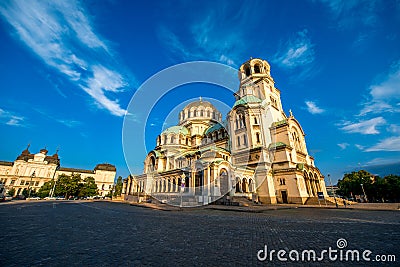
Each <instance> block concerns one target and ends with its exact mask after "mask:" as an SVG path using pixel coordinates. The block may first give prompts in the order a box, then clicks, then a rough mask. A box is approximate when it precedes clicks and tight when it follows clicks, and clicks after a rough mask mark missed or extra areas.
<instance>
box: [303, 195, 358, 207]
mask: <svg viewBox="0 0 400 267" xmlns="http://www.w3.org/2000/svg"><path fill="white" fill-rule="evenodd" d="M344 201H345V200H344V199H342V198H339V197H337V198H336V203H337V204H338V206H344ZM325 202H326V205H327V206H335V205H336V204H335V199H334V198H333V197H325V199H324V200H320V201H319V202H318V197H309V198H308V199H307V200H306V202H305V203H304V205H321V206H325ZM346 204H347V205H353V204H357V202H353V201H348V200H346Z"/></svg>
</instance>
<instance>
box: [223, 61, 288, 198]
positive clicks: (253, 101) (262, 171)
mask: <svg viewBox="0 0 400 267" xmlns="http://www.w3.org/2000/svg"><path fill="white" fill-rule="evenodd" d="M238 76H239V80H240V86H239V89H238V91H236V93H235V94H234V96H235V99H236V102H235V104H234V105H233V107H232V110H231V111H230V112H229V114H228V117H227V120H228V124H229V132H230V138H231V152H232V161H233V164H234V165H236V166H241V167H250V168H254V169H255V170H256V173H255V179H256V185H257V186H261V185H263V186H262V188H260V189H261V190H259V191H258V192H259V193H260V194H261V195H264V196H266V199H271V202H272V203H274V200H275V190H274V189H273V188H274V186H273V180H272V173H271V172H270V170H271V167H272V163H273V161H274V159H273V157H274V153H273V152H272V151H271V147H273V145H274V144H275V142H276V141H275V138H276V135H275V132H274V130H271V129H273V127H272V126H273V125H274V123H277V122H279V121H283V120H284V119H285V118H286V115H285V114H284V112H283V109H282V104H281V99H280V91H279V90H278V89H277V88H276V87H275V82H274V79H273V78H272V77H271V74H270V65H269V64H268V62H267V61H265V60H262V59H258V58H251V59H250V60H248V61H246V62H245V63H243V64H242V65H241V66H240V68H239V72H238Z"/></svg>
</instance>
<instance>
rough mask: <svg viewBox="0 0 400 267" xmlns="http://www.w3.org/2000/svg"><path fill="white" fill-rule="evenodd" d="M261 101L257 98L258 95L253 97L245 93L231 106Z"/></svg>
mask: <svg viewBox="0 0 400 267" xmlns="http://www.w3.org/2000/svg"><path fill="white" fill-rule="evenodd" d="M261 102H262V101H261V99H259V98H258V97H255V96H253V95H247V96H245V97H242V98H241V99H239V100H238V101H236V102H235V104H234V105H233V107H232V108H234V107H236V106H239V105H247V104H248V103H261Z"/></svg>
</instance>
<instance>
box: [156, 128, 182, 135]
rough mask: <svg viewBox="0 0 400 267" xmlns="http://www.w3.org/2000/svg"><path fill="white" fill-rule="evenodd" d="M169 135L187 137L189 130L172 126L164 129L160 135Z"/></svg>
mask: <svg viewBox="0 0 400 267" xmlns="http://www.w3.org/2000/svg"><path fill="white" fill-rule="evenodd" d="M169 133H174V134H183V135H188V134H189V130H188V129H187V128H186V127H184V126H172V127H169V128H167V129H165V130H164V131H163V132H162V133H161V134H169Z"/></svg>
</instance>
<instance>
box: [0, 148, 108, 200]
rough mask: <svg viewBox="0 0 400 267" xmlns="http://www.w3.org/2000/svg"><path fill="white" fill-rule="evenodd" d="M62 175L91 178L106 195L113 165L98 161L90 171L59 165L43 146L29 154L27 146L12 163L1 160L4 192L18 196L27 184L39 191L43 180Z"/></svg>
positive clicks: (102, 193) (1, 179) (100, 191)
mask: <svg viewBox="0 0 400 267" xmlns="http://www.w3.org/2000/svg"><path fill="white" fill-rule="evenodd" d="M61 174H65V175H71V174H80V175H81V177H82V179H84V178H86V177H93V178H94V180H95V182H96V184H97V188H98V189H99V194H100V195H102V196H105V195H107V194H108V192H110V190H112V186H113V184H114V179H115V174H116V168H115V166H114V165H111V164H107V163H104V164H97V165H96V167H95V168H94V169H93V170H82V169H74V168H65V167H61V166H60V159H59V157H58V154H57V152H56V153H55V154H54V155H48V151H47V150H46V149H41V150H40V152H39V153H36V154H32V153H30V152H29V146H28V148H27V149H25V150H24V151H22V153H21V155H19V156H18V157H17V159H16V160H15V161H14V162H9V161H0V182H1V183H2V184H4V185H5V188H6V190H7V191H8V190H10V189H11V188H14V189H15V195H20V194H21V193H22V191H23V190H24V189H25V188H26V189H28V188H29V187H30V188H31V190H33V191H38V190H39V188H40V187H41V186H42V185H43V184H44V183H46V182H48V181H51V180H52V179H53V178H55V179H58V177H59V176H60V175H61Z"/></svg>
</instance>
